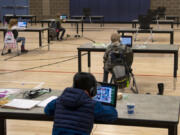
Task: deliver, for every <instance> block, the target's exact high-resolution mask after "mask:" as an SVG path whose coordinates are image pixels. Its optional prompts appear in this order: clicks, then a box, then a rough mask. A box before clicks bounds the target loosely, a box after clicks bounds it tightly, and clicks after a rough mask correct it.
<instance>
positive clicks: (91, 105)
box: [45, 88, 117, 135]
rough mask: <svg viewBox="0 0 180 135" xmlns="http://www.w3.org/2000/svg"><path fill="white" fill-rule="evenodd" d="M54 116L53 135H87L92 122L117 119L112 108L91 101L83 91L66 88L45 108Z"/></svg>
mask: <svg viewBox="0 0 180 135" xmlns="http://www.w3.org/2000/svg"><path fill="white" fill-rule="evenodd" d="M45 114H47V115H53V116H54V125H53V135H89V134H90V133H91V130H92V128H93V123H94V121H97V122H106V123H107V122H112V121H114V120H116V119H117V111H116V110H115V109H114V107H111V106H105V105H102V104H101V103H99V102H96V101H94V100H92V99H91V98H90V97H89V96H88V95H87V94H86V93H85V92H84V91H83V90H81V89H75V88H66V89H65V90H64V92H63V93H62V95H61V96H60V97H58V98H57V99H56V100H53V101H51V102H50V103H49V104H48V105H47V106H46V107H45Z"/></svg>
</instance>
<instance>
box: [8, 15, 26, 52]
mask: <svg viewBox="0 0 180 135" xmlns="http://www.w3.org/2000/svg"><path fill="white" fill-rule="evenodd" d="M17 24H18V21H17V19H11V20H10V22H9V26H8V29H9V30H12V33H13V35H14V38H15V39H16V42H22V45H21V53H27V52H28V50H26V49H25V37H18V31H17V29H18V28H19V27H18V26H17ZM19 29H20V28H19ZM8 52H9V53H11V50H10V49H9V50H8Z"/></svg>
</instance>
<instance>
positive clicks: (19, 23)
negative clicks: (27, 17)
mask: <svg viewBox="0 0 180 135" xmlns="http://www.w3.org/2000/svg"><path fill="white" fill-rule="evenodd" d="M18 27H24V28H26V27H27V22H18Z"/></svg>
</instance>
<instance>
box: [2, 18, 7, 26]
mask: <svg viewBox="0 0 180 135" xmlns="http://www.w3.org/2000/svg"><path fill="white" fill-rule="evenodd" d="M5 19H6V18H5V16H3V26H4V24H5V21H6V20H5Z"/></svg>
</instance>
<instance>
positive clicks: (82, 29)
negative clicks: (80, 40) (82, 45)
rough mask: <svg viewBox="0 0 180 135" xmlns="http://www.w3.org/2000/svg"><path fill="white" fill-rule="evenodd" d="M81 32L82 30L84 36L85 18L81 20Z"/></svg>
mask: <svg viewBox="0 0 180 135" xmlns="http://www.w3.org/2000/svg"><path fill="white" fill-rule="evenodd" d="M81 32H82V36H83V32H84V22H83V20H82V22H81Z"/></svg>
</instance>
